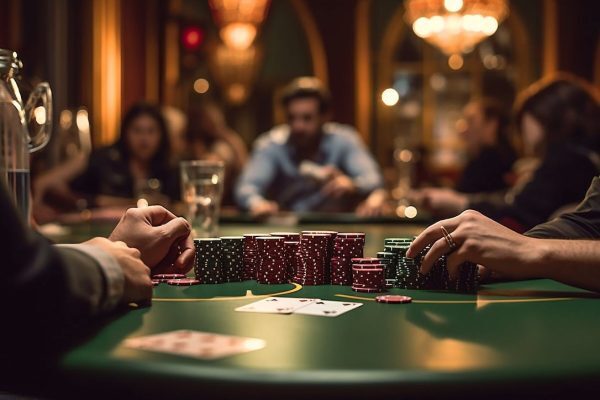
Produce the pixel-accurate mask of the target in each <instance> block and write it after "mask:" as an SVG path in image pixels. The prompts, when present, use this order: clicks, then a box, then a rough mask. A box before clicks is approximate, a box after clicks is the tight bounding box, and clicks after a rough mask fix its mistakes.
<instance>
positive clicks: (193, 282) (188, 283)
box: [167, 278, 200, 286]
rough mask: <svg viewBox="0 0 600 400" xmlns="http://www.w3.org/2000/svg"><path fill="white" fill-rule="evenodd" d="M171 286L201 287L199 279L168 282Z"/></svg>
mask: <svg viewBox="0 0 600 400" xmlns="http://www.w3.org/2000/svg"><path fill="white" fill-rule="evenodd" d="M167 283H168V284H169V285H173V286H193V285H199V284H200V281H199V280H198V279H191V278H190V279H170V280H168V281H167Z"/></svg>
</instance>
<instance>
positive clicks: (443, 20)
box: [405, 0, 508, 69]
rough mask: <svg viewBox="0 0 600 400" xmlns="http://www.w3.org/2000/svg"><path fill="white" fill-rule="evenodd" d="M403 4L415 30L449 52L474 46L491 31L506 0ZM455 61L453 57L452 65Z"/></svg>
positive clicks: (420, 0)
mask: <svg viewBox="0 0 600 400" xmlns="http://www.w3.org/2000/svg"><path fill="white" fill-rule="evenodd" d="M405 7H406V15H405V16H406V19H407V21H408V22H409V24H410V25H411V26H412V28H413V31H414V32H415V34H416V35H417V36H419V37H421V38H423V39H425V40H426V41H428V42H429V43H431V44H433V45H434V46H436V47H438V48H439V49H440V50H441V51H442V52H444V53H445V54H447V55H448V56H451V55H456V56H459V55H460V54H461V53H465V52H468V51H470V50H471V49H473V47H475V46H476V45H477V44H478V43H479V42H481V41H482V40H484V39H486V38H488V37H489V36H491V35H493V34H494V33H495V32H496V31H497V30H498V25H499V24H500V22H502V21H503V20H504V18H506V16H507V14H508V5H507V2H506V0H407V1H406V3H405ZM457 61H458V58H456V57H455V58H454V65H458V62H457ZM461 61H462V59H461ZM460 64H461V66H462V62H461V63H460ZM451 67H452V66H451ZM452 68H453V69H458V68H460V67H458V68H454V67H452Z"/></svg>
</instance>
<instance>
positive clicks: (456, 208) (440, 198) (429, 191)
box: [408, 188, 469, 217]
mask: <svg viewBox="0 0 600 400" xmlns="http://www.w3.org/2000/svg"><path fill="white" fill-rule="evenodd" d="M408 199H409V201H410V202H411V203H414V204H416V205H418V206H420V207H422V208H425V209H427V210H429V211H430V212H431V213H433V214H434V215H437V216H443V217H450V216H454V215H456V214H458V213H460V212H462V211H464V210H465V209H466V208H467V206H468V204H469V199H468V198H467V196H466V195H464V194H462V193H459V192H456V191H454V190H452V189H441V188H425V189H421V190H414V191H412V192H410V193H409V195H408Z"/></svg>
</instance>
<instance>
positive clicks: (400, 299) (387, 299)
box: [375, 294, 412, 304]
mask: <svg viewBox="0 0 600 400" xmlns="http://www.w3.org/2000/svg"><path fill="white" fill-rule="evenodd" d="M375 301H377V302H378V303H390V304H406V303H411V302H412V297H408V296H401V295H398V294H388V295H384V296H377V297H375Z"/></svg>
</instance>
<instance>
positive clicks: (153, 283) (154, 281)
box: [152, 279, 160, 286]
mask: <svg viewBox="0 0 600 400" xmlns="http://www.w3.org/2000/svg"><path fill="white" fill-rule="evenodd" d="M159 283H160V281H159V280H157V279H152V286H158V284H159Z"/></svg>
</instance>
